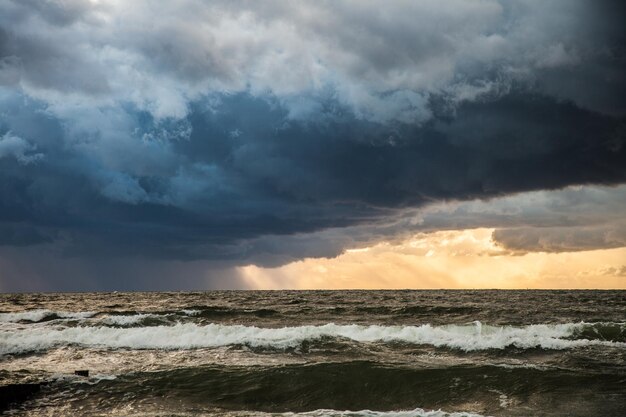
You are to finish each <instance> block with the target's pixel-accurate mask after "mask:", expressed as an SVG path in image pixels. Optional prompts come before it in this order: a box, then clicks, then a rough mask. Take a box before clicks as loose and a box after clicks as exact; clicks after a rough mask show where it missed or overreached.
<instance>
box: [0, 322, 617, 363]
mask: <svg viewBox="0 0 626 417" xmlns="http://www.w3.org/2000/svg"><path fill="white" fill-rule="evenodd" d="M124 320H126V318H125V319H124ZM128 320H130V319H128ZM624 326H625V324H624V323H582V322H581V323H567V324H535V325H529V326H523V327H514V326H490V325H484V324H482V323H480V322H474V323H472V324H469V325H446V326H431V325H429V324H425V325H421V326H379V325H370V326H365V325H337V324H332V323H331V324H325V325H319V326H298V327H283V328H259V327H255V326H244V325H222V324H208V325H204V326H200V325H197V324H194V323H177V324H174V325H170V326H152V327H130V328H126V327H123V328H118V327H102V326H91V327H88V326H78V327H67V328H50V329H46V330H43V329H41V328H38V329H30V328H26V329H20V330H7V331H4V332H2V333H0V354H11V353H24V352H30V351H38V350H45V349H49V348H53V347H56V346H62V345H81V346H87V347H104V348H130V349H170V350H176V349H194V348H207V347H219V346H229V345H248V346H251V347H269V348H277V349H287V348H295V347H298V346H299V345H301V344H302V343H303V342H305V341H313V340H320V339H325V338H326V339H327V338H332V339H347V340H352V341H355V342H363V343H368V342H383V343H409V344H417V345H431V346H435V347H447V348H453V349H459V350H463V351H477V350H488V349H504V348H507V347H511V346H512V347H516V348H520V349H532V348H542V349H569V348H576V347H580V346H590V345H602V346H615V347H626V343H624V341H623V339H622V340H621V341H614V340H606V338H603V337H598V335H600V336H601V335H602V329H606V328H608V329H612V330H611V331H613V332H615V330H614V329H615V327H619V328H620V329H622V333H620V334H623V329H624ZM590 329H595V330H590ZM596 333H597V334H596ZM594 334H596V336H593V335H594ZM581 335H582V336H583V337H584V338H581Z"/></svg>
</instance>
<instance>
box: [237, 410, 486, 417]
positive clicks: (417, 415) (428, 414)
mask: <svg viewBox="0 0 626 417" xmlns="http://www.w3.org/2000/svg"><path fill="white" fill-rule="evenodd" d="M229 415H230V414H229ZM236 415H238V416H252V415H255V416H276V417H300V416H302V417H483V416H481V415H480V414H474V413H465V412H456V413H446V412H444V411H441V410H436V411H435V410H433V411H427V410H423V409H421V408H416V409H414V410H406V411H372V410H361V411H347V410H346V411H340V410H327V409H320V410H314V411H307V412H303V413H293V412H288V413H280V414H277V413H271V414H269V413H258V412H255V413H254V414H251V413H245V412H244V413H241V412H238V413H237V414H236Z"/></svg>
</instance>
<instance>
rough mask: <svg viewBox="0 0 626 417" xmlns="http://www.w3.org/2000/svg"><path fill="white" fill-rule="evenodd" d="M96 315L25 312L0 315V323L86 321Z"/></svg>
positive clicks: (45, 311) (50, 311)
mask: <svg viewBox="0 0 626 417" xmlns="http://www.w3.org/2000/svg"><path fill="white" fill-rule="evenodd" d="M95 314H96V313H95V312H93V311H81V312H69V311H52V310H27V311H20V312H17V313H0V322H4V323H18V322H31V323H39V322H42V321H49V320H57V319H76V320H78V319H86V318H90V317H93V316H94V315H95Z"/></svg>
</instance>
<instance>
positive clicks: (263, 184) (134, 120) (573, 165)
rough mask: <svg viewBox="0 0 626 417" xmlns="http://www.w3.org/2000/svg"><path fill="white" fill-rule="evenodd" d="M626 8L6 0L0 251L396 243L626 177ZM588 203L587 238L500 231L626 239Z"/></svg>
mask: <svg viewBox="0 0 626 417" xmlns="http://www.w3.org/2000/svg"><path fill="white" fill-rule="evenodd" d="M624 9H625V8H624V6H623V5H622V3H621V2H617V1H598V2H587V1H569V0H567V1H566V0H560V1H559V0H554V1H548V2H545V1H537V0H515V1H506V2H505V1H496V0H480V1H471V2H470V1H460V0H459V1H448V2H438V1H421V2H412V1H397V2H393V3H390V4H385V5H384V7H383V5H382V3H381V2H375V1H338V2H326V1H321V2H319V1H316V2H313V1H296V2H282V1H269V2H264V3H263V4H260V3H258V2H252V1H223V2H222V1H215V2H208V3H207V2H203V1H199V0H178V1H175V2H152V1H141V0H140V1H133V2H126V1H115V0H110V1H93V0H72V1H54V0H49V1H44V2H41V1H17V0H9V1H6V2H2V4H0V258H4V262H5V263H12V264H14V263H15V262H17V261H16V259H18V258H20V256H19V255H18V254H17V253H16V252H15V250H20V251H25V250H28V251H33V250H41V251H46V256H51V257H54V258H59V259H75V258H79V259H85V262H89V261H87V260H88V259H95V261H94V262H96V263H97V262H100V261H102V260H103V259H112V258H119V257H130V258H136V259H142V260H143V261H144V262H150V260H153V259H162V260H171V261H172V262H179V261H192V260H193V261H200V260H203V261H207V262H211V263H212V265H213V264H216V265H218V266H219V268H225V267H228V266H229V265H230V266H232V265H241V264H247V263H259V264H264V265H276V264H281V263H284V262H289V261H291V260H293V259H298V258H302V257H311V256H312V257H315V256H335V255H337V254H339V253H341V252H342V251H343V250H345V249H346V248H349V247H350V245H352V244H358V243H359V242H366V241H368V242H369V241H372V240H376V239H379V238H381V236H385V238H392V237H393V236H396V235H397V233H399V230H400V229H399V228H398V227H394V226H393V225H394V224H396V225H397V224H400V223H402V222H403V221H404V220H399V219H403V218H406V216H407V213H410V212H412V211H414V210H420V209H423V208H424V207H428V206H430V205H433V204H435V205H436V204H440V203H441V202H448V203H449V202H454V201H466V200H484V199H494V198H502V197H506V196H509V195H515V194H517V193H522V192H530V191H535V190H555V189H560V188H563V187H568V186H573V185H585V184H587V185H599V186H615V185H618V184H621V183H623V182H625V181H626V147H625V146H624V145H625V142H626V106H625V104H624V98H625V97H626V91H625V86H626V80H625V76H624V74H625V73H626V72H625V71H624V70H625V69H626V65H625V59H626V58H625V56H626V55H625V53H624V52H625V47H624V45H626V39H625V35H624V31H623V28H622V26H623V24H622V22H623V17H624V15H625V13H624ZM620 190H621V188H620ZM619 192H620V193H621V191H619ZM620 195H622V194H620ZM621 201H622V202H621V203H620V204H621V206H619V207H620V208H622V209H623V207H624V205H623V200H621ZM544 203H545V202H544ZM579 207H580V205H579ZM485 210H488V208H486V207H485ZM588 213H589V212H588V211H584V210H583V212H581V213H578V214H577V219H579V220H577V222H578V221H579V222H581V224H580V225H577V227H580V228H579V229H577V230H578V231H579V232H572V233H570V231H571V230H570V229H567V227H568V225H567V224H558V222H551V223H550V224H549V225H547V226H546V225H543V226H546V227H544V228H543V229H541V230H539V229H537V226H538V224H537V223H536V222H533V221H532V219H533V218H534V217H533V213H530V214H529V216H528V217H525V218H524V219H526V220H523V221H521V224H519V225H518V228H517V229H515V231H514V232H511V230H514V229H513V228H511V227H510V226H512V223H511V222H512V221H513V220H512V219H511V218H509V217H507V218H506V219H503V220H502V222H501V223H500V224H498V225H496V226H495V227H502V228H503V229H506V230H499V231H497V232H496V234H495V237H496V239H498V240H499V241H502V242H503V244H506V245H507V246H510V247H511V248H515V249H517V250H550V251H552V250H554V251H558V250H570V249H571V250H575V249H576V248H578V247H584V248H592V247H615V246H621V245H623V241H624V240H623V233H622V231H621V230H622V229H623V227H622V226H620V227H618V228H617V230H613V229H614V228H613V226H611V225H606V224H605V226H603V227H605V230H604V229H603V230H604V231H600V229H598V227H599V226H597V227H596V225H594V224H588V223H586V222H585V221H584V219H585V218H586V216H588ZM499 218H501V217H497V216H495V217H489V216H486V215H485V216H478V215H477V216H474V220H472V222H473V223H474V225H475V227H481V226H487V227H488V226H490V224H488V223H495V222H497V221H496V219H499ZM478 219H481V220H480V221H479V220H478ZM622 220H623V219H622ZM462 222H463V217H462V216H461V215H460V214H457V215H455V216H447V217H446V216H441V217H440V218H439V219H433V220H432V222H431V223H428V224H426V223H424V224H422V226H421V227H422V228H431V229H432V230H435V229H436V228H444V229H446V228H451V227H454V224H460V223H462ZM478 223H482V224H478ZM619 224H623V221H622V222H621V223H619ZM584 228H587V229H589V230H587V231H585V230H584ZM591 229H593V230H592V231H590V230H591ZM546 232H547V233H548V235H549V237H546V236H547V235H546V234H545V233H546ZM577 233H579V234H577ZM594 233H595V234H594ZM19 248H22V249H19ZM19 253H21V254H25V253H26V252H19ZM24 256H26V255H24ZM41 256H43V255H41ZM29 257H30V259H34V258H37V256H36V255H29ZM81 262H82V261H81ZM137 262H138V261H137ZM215 268H218V267H217V266H216V267H215ZM9 269H10V268H8V267H7V268H6V270H9ZM59 274H60V273H59ZM5 275H6V277H5V278H3V280H4V281H8V280H14V279H15V278H12V277H9V276H8V274H5ZM87 275H90V276H92V275H93V274H92V273H89V274H87ZM112 275H115V274H112ZM50 279H53V278H50ZM94 279H95V278H94ZM107 279H110V280H111V282H112V283H115V282H119V281H115V279H114V277H113V278H106V277H105V278H102V277H99V278H97V280H96V281H98V282H100V281H102V282H104V283H105V284H106V282H107ZM105 284H103V285H105ZM96 286H97V285H96Z"/></svg>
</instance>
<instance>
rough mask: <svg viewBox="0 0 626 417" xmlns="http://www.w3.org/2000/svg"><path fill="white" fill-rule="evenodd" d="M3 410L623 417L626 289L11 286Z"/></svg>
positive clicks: (3, 303) (1, 326) (4, 303)
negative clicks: (56, 289)
mask: <svg viewBox="0 0 626 417" xmlns="http://www.w3.org/2000/svg"><path fill="white" fill-rule="evenodd" d="M77 370H88V371H89V376H88V377H85V376H80V375H75V373H74V372H75V371H77ZM0 411H4V413H5V414H6V415H14V416H66V415H67V416H213V415H220V416H221V415H226V416H257V415H259V416H270V415H272V416H380V417H384V416H398V417H400V416H402V417H414V416H415V417H417V416H430V417H446V416H450V417H474V416H623V415H626V292H625V291H212V292H193V293H190V292H172V293H85V294H4V295H0Z"/></svg>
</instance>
